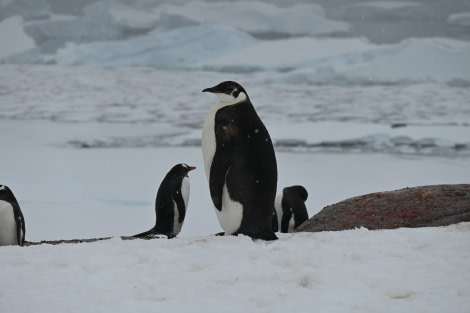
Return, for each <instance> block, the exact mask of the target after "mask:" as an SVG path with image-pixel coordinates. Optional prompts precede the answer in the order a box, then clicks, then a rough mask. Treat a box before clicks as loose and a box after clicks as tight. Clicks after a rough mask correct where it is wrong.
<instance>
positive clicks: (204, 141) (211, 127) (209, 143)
mask: <svg viewBox="0 0 470 313" xmlns="http://www.w3.org/2000/svg"><path fill="white" fill-rule="evenodd" d="M218 110H219V106H218V105H216V106H214V107H213V108H212V110H211V111H210V112H209V114H208V115H207V118H206V121H205V122H204V126H203V127H202V138H201V146H202V158H203V160H204V170H205V171H206V177H207V180H208V181H209V175H210V170H211V164H212V160H213V159H214V154H215V148H216V141H215V114H216V113H217V111H218Z"/></svg>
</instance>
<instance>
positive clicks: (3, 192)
mask: <svg viewBox="0 0 470 313" xmlns="http://www.w3.org/2000/svg"><path fill="white" fill-rule="evenodd" d="M25 233H26V228H25V222H24V216H23V213H22V212H21V209H20V205H19V204H18V201H16V198H15V196H14V195H13V192H12V191H11V189H10V188H8V186H5V185H0V246H10V245H19V246H23V245H24V241H25Z"/></svg>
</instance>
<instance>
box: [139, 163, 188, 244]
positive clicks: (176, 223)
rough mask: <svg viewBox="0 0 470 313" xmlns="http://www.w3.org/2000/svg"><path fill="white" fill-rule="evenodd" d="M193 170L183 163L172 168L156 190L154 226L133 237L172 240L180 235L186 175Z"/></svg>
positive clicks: (183, 213)
mask: <svg viewBox="0 0 470 313" xmlns="http://www.w3.org/2000/svg"><path fill="white" fill-rule="evenodd" d="M194 169H196V167H194V166H189V165H187V164H184V163H181V164H177V165H175V166H173V168H172V169H171V170H170V171H169V172H168V173H167V174H166V176H165V178H164V179H163V181H162V183H161V184H160V187H159V188H158V192H157V198H156V200H155V215H156V221H155V226H154V227H153V228H152V229H150V230H148V231H146V232H143V233H140V234H137V235H134V236H133V237H138V238H147V239H149V238H153V237H157V236H158V235H165V236H167V237H168V238H173V237H175V236H176V235H178V234H179V233H180V231H181V228H182V227H183V222H184V218H185V216H186V210H187V207H188V200H189V176H188V173H189V172H190V171H192V170H194Z"/></svg>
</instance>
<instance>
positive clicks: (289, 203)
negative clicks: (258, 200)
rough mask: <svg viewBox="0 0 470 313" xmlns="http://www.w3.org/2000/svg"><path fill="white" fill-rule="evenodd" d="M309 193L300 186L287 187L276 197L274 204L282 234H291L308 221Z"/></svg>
mask: <svg viewBox="0 0 470 313" xmlns="http://www.w3.org/2000/svg"><path fill="white" fill-rule="evenodd" d="M307 198H308V192H307V190H306V189H305V187H303V186H300V185H295V186H290V187H285V188H284V189H283V190H282V192H280V193H279V194H278V195H277V196H276V201H275V203H274V207H275V209H276V210H275V215H277V222H278V223H277V224H278V225H279V230H280V232H281V233H291V232H293V231H294V229H296V228H297V227H299V226H300V225H301V224H302V223H303V222H305V221H306V220H308V212H307V207H306V206H305V201H307Z"/></svg>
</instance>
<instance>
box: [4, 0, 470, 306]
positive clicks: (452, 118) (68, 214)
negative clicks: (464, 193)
mask: <svg viewBox="0 0 470 313" xmlns="http://www.w3.org/2000/svg"><path fill="white" fill-rule="evenodd" d="M28 3H29V4H28ZM48 3H49V4H50V5H48ZM59 3H61V2H60V1H52V0H50V1H39V0H34V1H27V0H24V1H0V42H1V44H0V63H1V64H0V142H1V149H0V183H1V184H6V185H8V186H9V187H10V188H11V189H12V190H13V192H14V193H15V195H16V197H17V199H18V201H19V204H20V206H21V208H22V211H23V214H24V215H25V220H26V239H27V240H28V241H40V240H58V239H73V238H95V237H108V236H111V237H115V238H113V239H111V240H107V241H101V242H95V243H87V244H75V245H59V246H50V245H40V246H30V247H27V248H26V247H25V248H19V247H1V248H0V263H1V264H2V265H3V266H2V269H1V270H0V281H1V282H2V283H1V284H0V312H12V313H15V312H30V311H31V310H35V311H36V312H55V311H64V310H67V311H70V312H83V311H93V312H110V311H113V312H129V311H139V312H155V311H177V312H183V311H185V312H187V311H195V312H198V311H202V310H204V311H206V312H216V311H217V312H220V311H224V312H232V311H233V312H235V311H236V312H240V311H243V310H245V311H247V312H248V311H249V312H278V311H279V312H281V311H282V312H286V311H288V312H310V311H312V310H318V311H322V312H439V313H440V312H443V311H445V312H469V311H470V291H469V290H470V274H469V273H470V251H469V249H468V242H469V237H470V224H469V223H462V224H460V225H453V226H449V227H442V228H426V229H397V230H387V231H368V230H365V229H358V230H351V231H345V232H325V233H315V234H292V235H286V234H281V235H280V240H278V241H276V242H272V243H265V242H254V241H252V240H250V239H249V238H246V237H243V236H240V237H226V238H224V237H215V236H213V234H214V233H217V232H219V231H220V230H221V229H220V226H219V225H218V222H217V220H216V215H215V213H214V211H213V208H212V205H211V201H210V197H209V192H208V188H207V183H206V179H205V175H204V171H203V162H202V152H201V149H200V133H201V127H202V123H203V121H204V118H205V115H206V114H207V112H208V110H209V109H210V108H211V107H212V105H213V104H214V103H215V101H216V99H215V98H214V97H213V96H211V95H208V94H203V93H201V90H202V89H204V88H206V87H210V86H213V85H215V84H217V83H219V82H220V81H223V80H229V79H230V80H236V81H238V82H240V83H241V84H242V85H243V86H244V87H245V88H246V90H247V91H248V93H249V95H250V98H251V99H252V101H253V103H254V106H255V107H256V109H257V111H258V113H259V114H260V116H261V117H262V119H263V120H264V122H265V124H266V126H267V128H268V130H269V131H270V133H271V136H272V138H273V141H274V142H275V145H276V147H275V148H276V153H277V154H276V155H277V159H278V167H279V189H280V188H282V187H284V186H288V185H294V184H301V185H304V186H305V187H306V188H307V190H308V191H309V199H308V201H307V208H308V211H309V215H310V216H312V215H313V214H315V213H316V212H318V211H319V210H321V209H322V208H323V207H324V206H326V205H329V204H332V203H336V202H338V201H341V200H344V199H346V198H349V197H353V196H357V195H361V194H366V193H371V192H378V191H386V190H395V189H400V188H404V187H411V186H419V185H430V184H447V183H448V184H458V183H470V180H469V179H470V124H469V121H470V105H469V100H468V99H470V89H469V88H468V86H470V68H469V66H470V45H469V42H468V39H469V36H468V23H467V22H468V12H469V11H470V8H469V7H468V4H466V3H465V1H457V0H456V1H452V2H446V5H437V4H436V3H434V2H433V3H427V2H422V1H414V2H405V1H374V2H362V1H350V3H347V2H345V3H342V4H341V5H333V4H329V2H328V1H318V3H316V4H302V3H301V1H299V2H298V3H297V2H294V1H292V5H286V4H282V3H281V1H270V2H267V1H251V2H247V1H237V2H231V3H227V2H220V1H217V3H216V4H215V5H213V4H208V3H206V2H200V1H199V2H195V1H175V2H172V4H171V5H170V4H166V5H161V1H153V0H141V1H135V2H133V5H130V4H129V3H130V2H128V1H88V0H86V1H85V0H84V1H74V2H73V3H74V5H76V6H77V7H73V6H72V7H71V8H69V9H68V11H67V12H62V11H61V12H55V11H54V9H57V6H59ZM234 3H236V5H235V4H234ZM335 3H336V2H335ZM338 3H339V2H338ZM88 4H90V6H86V5H88ZM61 5H63V3H62V4H61ZM82 7H84V11H83V12H81V8H82ZM195 12H198V14H197V15H196V14H194V13H195ZM466 12H467V13H466ZM59 13H60V14H62V15H59ZM64 13H67V14H73V16H71V15H67V16H65V15H63V14H64ZM228 13H229V14H228ZM227 14H228V15H227ZM280 20H281V21H282V23H278V22H279V21H280ZM299 21H304V22H302V23H300V22H299ZM222 24H223V25H222ZM410 25H412V27H410ZM361 27H364V28H365V29H367V30H368V31H369V32H364V33H363V34H360V35H358V32H360V30H361ZM387 27H389V28H387ZM403 27H405V28H406V27H409V29H407V31H403V29H404V28H403ZM420 27H421V28H420ZM420 29H425V30H426V31H425V32H421V30H420ZM372 30H374V31H376V32H377V33H381V34H382V35H383V38H382V40H379V41H377V36H376V35H377V34H375V33H373V32H372ZM403 34H407V35H405V36H404V35H403ZM413 34H415V35H416V36H413ZM408 37H409V38H408ZM135 66H138V67H135ZM180 162H185V163H187V164H190V165H194V166H196V167H197V170H195V171H193V172H191V173H190V180H191V195H190V200H189V209H188V214H187V217H186V221H185V223H184V226H183V231H182V233H181V234H180V236H179V238H176V239H172V240H164V239H162V240H152V241H141V240H133V241H122V240H121V239H119V238H118V237H119V236H126V235H132V234H135V233H138V232H142V231H144V230H147V229H149V228H150V227H151V226H152V225H153V223H154V218H155V217H154V208H153V203H154V200H155V194H156V191H157V189H158V186H159V184H160V182H161V180H162V179H163V177H164V175H165V174H166V172H167V171H168V170H169V169H170V168H171V167H172V166H173V165H174V164H176V163H180Z"/></svg>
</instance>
